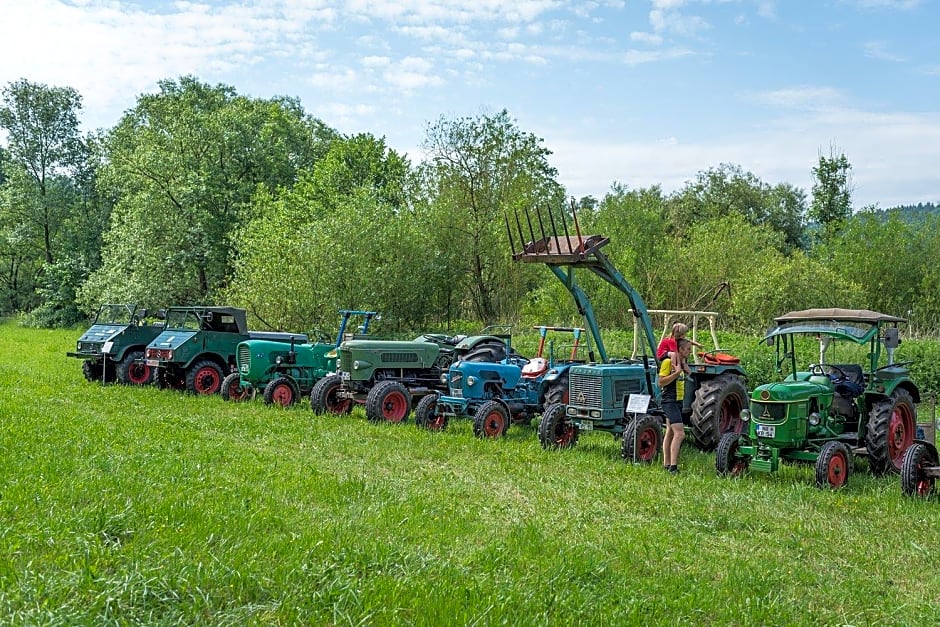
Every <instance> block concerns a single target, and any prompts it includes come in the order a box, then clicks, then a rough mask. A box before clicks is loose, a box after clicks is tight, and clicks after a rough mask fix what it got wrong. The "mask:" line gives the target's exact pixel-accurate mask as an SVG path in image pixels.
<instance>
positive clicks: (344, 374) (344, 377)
mask: <svg viewBox="0 0 940 627" xmlns="http://www.w3.org/2000/svg"><path fill="white" fill-rule="evenodd" d="M339 378H340V379H342V380H343V381H349V373H348V372H346V371H345V370H340V372H339Z"/></svg>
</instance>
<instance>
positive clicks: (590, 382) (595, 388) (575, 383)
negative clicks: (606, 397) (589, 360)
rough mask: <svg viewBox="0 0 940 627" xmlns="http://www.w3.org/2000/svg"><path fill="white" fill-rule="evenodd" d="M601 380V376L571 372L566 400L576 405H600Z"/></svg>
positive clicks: (601, 402)
mask: <svg viewBox="0 0 940 627" xmlns="http://www.w3.org/2000/svg"><path fill="white" fill-rule="evenodd" d="M603 382H604V379H603V377H597V376H588V375H583V374H574V373H572V374H571V376H570V377H569V384H568V402H569V403H571V404H572V405H577V406H578V407H596V408H600V407H602V406H603V398H602V396H603V395H602V394H601V390H602V389H603Z"/></svg>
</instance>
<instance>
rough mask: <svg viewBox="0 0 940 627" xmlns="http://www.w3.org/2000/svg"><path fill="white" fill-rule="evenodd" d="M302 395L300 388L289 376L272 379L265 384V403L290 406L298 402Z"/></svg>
mask: <svg viewBox="0 0 940 627" xmlns="http://www.w3.org/2000/svg"><path fill="white" fill-rule="evenodd" d="M299 397H300V390H298V389H297V388H296V386H295V385H294V382H293V381H291V380H290V379H288V378H287V377H278V378H276V379H271V381H269V382H268V384H267V385H266V386H264V396H263V397H262V398H264V404H265V405H271V404H277V405H280V406H281V407H290V406H291V405H293V404H294V403H296V402H297V399H298V398H299Z"/></svg>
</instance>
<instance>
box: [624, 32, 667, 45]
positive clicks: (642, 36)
mask: <svg viewBox="0 0 940 627" xmlns="http://www.w3.org/2000/svg"><path fill="white" fill-rule="evenodd" d="M630 41H637V42H640V43H643V44H650V45H654V46H658V45H659V44H661V43H663V38H662V36H660V35H656V34H655V33H644V32H640V31H634V32H632V33H630Z"/></svg>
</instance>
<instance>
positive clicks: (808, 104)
mask: <svg viewBox="0 0 940 627" xmlns="http://www.w3.org/2000/svg"><path fill="white" fill-rule="evenodd" d="M750 98H751V99H752V100H754V101H755V102H762V103H764V104H767V105H771V106H775V107H784V108H789V109H819V108H822V107H827V106H830V105H832V104H834V103H837V102H840V101H842V100H843V99H844V95H843V93H842V92H841V91H839V90H838V89H834V88H832V87H812V86H803V87H791V88H786V89H776V90H773V91H766V92H760V93H754V94H751V95H750Z"/></svg>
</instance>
